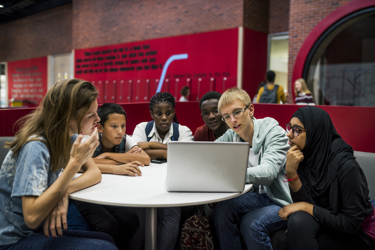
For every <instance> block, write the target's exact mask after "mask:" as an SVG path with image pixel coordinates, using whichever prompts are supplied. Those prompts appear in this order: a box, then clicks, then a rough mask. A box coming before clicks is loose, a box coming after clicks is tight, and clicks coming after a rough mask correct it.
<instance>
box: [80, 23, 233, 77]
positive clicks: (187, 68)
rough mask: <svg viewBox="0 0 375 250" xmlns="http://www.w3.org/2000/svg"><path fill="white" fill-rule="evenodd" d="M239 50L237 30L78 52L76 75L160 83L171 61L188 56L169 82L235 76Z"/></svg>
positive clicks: (169, 73) (173, 65)
mask: <svg viewBox="0 0 375 250" xmlns="http://www.w3.org/2000/svg"><path fill="white" fill-rule="evenodd" d="M213 41H215V42H213ZM237 49H238V28H232V29H228V30H219V31H211V32H204V33H199V34H190V35H183V36H175V37H167V38H160V39H154V40H147V41H140V42H133V43H124V44H116V45H109V46H103V47H96V48H85V49H77V50H75V52H74V53H75V55H74V58H75V65H74V67H75V70H74V72H75V77H77V78H81V79H93V80H118V79H124V78H125V79H160V76H161V73H162V69H163V66H164V63H165V62H166V61H167V60H168V58H170V57H171V56H172V55H177V54H185V53H186V54H188V58H187V59H183V60H176V61H173V62H172V63H171V65H170V66H169V68H168V71H167V75H166V78H169V79H170V80H171V78H184V77H186V78H187V77H211V76H212V77H220V76H236V74H237ZM224 74H225V75H224Z"/></svg>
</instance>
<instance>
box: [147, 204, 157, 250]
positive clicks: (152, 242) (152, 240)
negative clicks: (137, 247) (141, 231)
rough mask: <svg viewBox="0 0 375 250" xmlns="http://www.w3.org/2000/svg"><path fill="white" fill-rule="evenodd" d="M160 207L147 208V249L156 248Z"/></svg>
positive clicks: (152, 249)
mask: <svg viewBox="0 0 375 250" xmlns="http://www.w3.org/2000/svg"><path fill="white" fill-rule="evenodd" d="M157 229H158V209H157V208H156V207H148V208H146V229H145V231H146V232H145V250H156V245H157V237H158V232H157Z"/></svg>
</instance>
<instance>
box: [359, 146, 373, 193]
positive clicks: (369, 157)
mask: <svg viewBox="0 0 375 250" xmlns="http://www.w3.org/2000/svg"><path fill="white" fill-rule="evenodd" d="M354 156H355V157H356V160H357V162H358V163H359V165H360V166H361V168H362V170H363V172H364V173H365V176H366V179H367V185H368V188H369V190H370V197H371V199H374V198H375V181H374V180H375V153H365V152H360V151H354Z"/></svg>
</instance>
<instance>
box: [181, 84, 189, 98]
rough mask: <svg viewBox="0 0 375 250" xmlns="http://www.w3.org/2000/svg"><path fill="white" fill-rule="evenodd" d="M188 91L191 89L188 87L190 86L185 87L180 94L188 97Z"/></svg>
mask: <svg viewBox="0 0 375 250" xmlns="http://www.w3.org/2000/svg"><path fill="white" fill-rule="evenodd" d="M188 90H189V87H188V86H184V87H183V88H182V89H181V91H180V94H181V95H182V96H186V95H187V93H188Z"/></svg>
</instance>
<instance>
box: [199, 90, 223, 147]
mask: <svg viewBox="0 0 375 250" xmlns="http://www.w3.org/2000/svg"><path fill="white" fill-rule="evenodd" d="M220 97H221V94H220V93H219V92H216V91H210V92H207V93H206V94H204V95H203V96H202V98H201V100H200V102H199V107H200V109H201V116H202V119H203V121H204V123H205V124H204V125H202V126H200V127H198V128H197V129H196V130H195V133H194V141H214V140H216V139H217V138H219V137H220V136H222V135H223V134H224V133H225V132H226V131H227V129H228V125H227V124H226V123H225V122H224V121H223V120H222V119H221V118H222V116H221V114H220V111H219V109H218V107H217V105H218V103H219V100H220Z"/></svg>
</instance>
